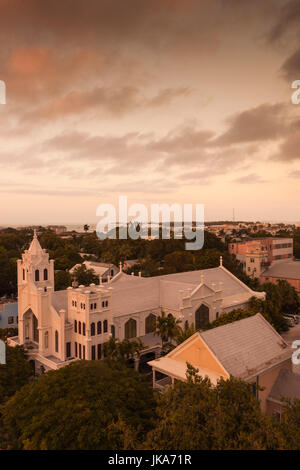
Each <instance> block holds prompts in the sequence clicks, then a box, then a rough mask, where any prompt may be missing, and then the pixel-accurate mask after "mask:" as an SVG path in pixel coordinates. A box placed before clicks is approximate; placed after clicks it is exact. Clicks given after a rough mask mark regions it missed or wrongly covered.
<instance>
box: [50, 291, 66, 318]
mask: <svg viewBox="0 0 300 470" xmlns="http://www.w3.org/2000/svg"><path fill="white" fill-rule="evenodd" d="M52 305H53V307H54V308H55V310H56V311H57V312H59V311H60V310H67V308H68V291H67V289H65V290H57V291H54V292H53V293H52Z"/></svg>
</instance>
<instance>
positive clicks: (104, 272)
mask: <svg viewBox="0 0 300 470" xmlns="http://www.w3.org/2000/svg"><path fill="white" fill-rule="evenodd" d="M82 264H84V265H85V267H86V269H93V270H94V271H95V274H96V276H98V277H99V279H100V281H104V282H106V281H108V280H109V279H112V278H113V277H114V276H115V275H116V274H117V273H118V272H119V269H118V268H117V267H116V266H115V265H114V264H112V263H98V262H97V261H83V263H82ZM79 266H81V264H75V266H73V268H71V269H70V270H69V273H70V274H73V273H74V271H75V269H76V268H78V267H79Z"/></svg>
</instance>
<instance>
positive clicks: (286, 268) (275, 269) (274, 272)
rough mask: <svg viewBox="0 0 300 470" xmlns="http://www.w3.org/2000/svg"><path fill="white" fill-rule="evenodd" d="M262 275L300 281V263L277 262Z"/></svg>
mask: <svg viewBox="0 0 300 470" xmlns="http://www.w3.org/2000/svg"><path fill="white" fill-rule="evenodd" d="M261 275H262V276H264V277H278V278H283V279H285V278H286V279H300V261H296V260H287V261H285V260H280V261H278V262H276V261H275V262H273V263H272V265H271V266H270V267H269V268H268V269H266V271H264V272H263V273H262V274H261Z"/></svg>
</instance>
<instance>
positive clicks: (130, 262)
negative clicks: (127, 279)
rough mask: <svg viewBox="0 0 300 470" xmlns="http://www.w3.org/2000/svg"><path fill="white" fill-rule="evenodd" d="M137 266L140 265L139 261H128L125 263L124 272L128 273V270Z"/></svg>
mask: <svg viewBox="0 0 300 470" xmlns="http://www.w3.org/2000/svg"><path fill="white" fill-rule="evenodd" d="M136 264H138V260H137V259H126V260H125V261H124V263H123V271H126V269H130V268H132V267H133V266H135V265H136Z"/></svg>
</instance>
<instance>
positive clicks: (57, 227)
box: [47, 225, 67, 234]
mask: <svg viewBox="0 0 300 470" xmlns="http://www.w3.org/2000/svg"><path fill="white" fill-rule="evenodd" d="M47 229H48V230H52V231H53V232H55V233H56V234H60V233H63V232H66V231H67V227H66V226H65V225H49V226H48V227H47Z"/></svg>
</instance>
